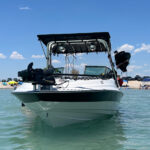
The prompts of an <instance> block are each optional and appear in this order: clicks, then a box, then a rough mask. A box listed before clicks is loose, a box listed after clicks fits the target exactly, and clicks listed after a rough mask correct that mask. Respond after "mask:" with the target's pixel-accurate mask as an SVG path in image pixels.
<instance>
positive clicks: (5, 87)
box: [0, 82, 14, 89]
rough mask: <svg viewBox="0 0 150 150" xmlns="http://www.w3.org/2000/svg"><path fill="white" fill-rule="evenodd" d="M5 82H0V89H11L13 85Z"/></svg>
mask: <svg viewBox="0 0 150 150" xmlns="http://www.w3.org/2000/svg"><path fill="white" fill-rule="evenodd" d="M6 83H7V85H3V84H2V82H0V89H13V88H14V87H13V86H10V85H9V84H8V82H6Z"/></svg>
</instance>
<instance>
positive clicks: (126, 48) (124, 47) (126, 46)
mask: <svg viewBox="0 0 150 150" xmlns="http://www.w3.org/2000/svg"><path fill="white" fill-rule="evenodd" d="M133 49H134V46H133V45H129V44H124V45H122V46H120V47H119V48H118V51H119V52H120V51H132V50H133Z"/></svg>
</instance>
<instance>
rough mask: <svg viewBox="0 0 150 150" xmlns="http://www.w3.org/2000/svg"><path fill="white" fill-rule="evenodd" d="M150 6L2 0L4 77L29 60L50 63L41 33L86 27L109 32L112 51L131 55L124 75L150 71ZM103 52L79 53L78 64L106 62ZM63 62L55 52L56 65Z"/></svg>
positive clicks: (99, 0)
mask: <svg viewBox="0 0 150 150" xmlns="http://www.w3.org/2000/svg"><path fill="white" fill-rule="evenodd" d="M149 7H150V1H149V0H113V1H111V0H0V20H1V21H0V70H1V71H0V79H7V78H8V77H12V78H14V77H17V72H18V71H20V70H23V69H26V68H27V65H28V64H29V63H30V62H33V63H34V68H44V67H45V66H46V61H45V58H44V56H43V52H42V48H41V46H40V43H39V41H38V38H37V35H38V34H51V33H52V34H53V33H82V32H83V33H84V32H109V33H110V35H111V44H112V52H113V51H114V50H119V51H121V50H125V51H128V52H130V53H131V55H132V56H131V60H130V65H129V67H128V72H127V74H126V75H128V76H133V77H134V76H135V75H141V76H146V75H150V19H149V18H150V9H149ZM103 56H104V54H98V55H96V54H88V55H86V54H84V55H80V54H79V55H77V56H76V59H75V67H76V68H77V69H79V70H81V69H82V68H83V67H84V66H85V65H104V63H105V65H108V63H107V62H106V61H105V60H104V58H103ZM106 58H107V57H106ZM72 59H73V58H72V57H70V61H72ZM64 64H65V59H64V56H59V57H53V65H54V66H55V67H59V66H63V65H64Z"/></svg>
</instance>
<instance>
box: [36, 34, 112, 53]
mask: <svg viewBox="0 0 150 150" xmlns="http://www.w3.org/2000/svg"><path fill="white" fill-rule="evenodd" d="M37 37H38V39H39V40H40V41H42V42H43V43H44V44H45V45H46V46H47V44H48V43H49V42H52V41H54V42H57V44H56V45H55V46H54V48H53V50H52V53H54V54H65V53H85V52H106V51H107V49H106V47H105V46H104V44H102V43H101V44H100V42H93V43H92V44H94V45H95V46H96V48H95V49H94V50H92V51H90V50H89V48H88V45H86V44H87V43H85V42H83V43H81V42H80V43H76V44H72V43H71V44H70V43H69V44H68V43H65V44H63V41H67V42H69V41H74V40H81V41H82V40H95V41H96V40H98V39H101V40H104V41H106V43H107V45H108V47H109V48H110V47H111V44H110V35H109V33H108V32H94V33H72V34H45V35H37ZM58 41H59V42H58ZM61 41H62V43H61ZM88 44H89V43H88ZM70 45H71V46H70ZM59 46H63V47H65V51H59V50H58V48H59Z"/></svg>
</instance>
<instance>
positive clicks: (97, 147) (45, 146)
mask: <svg viewBox="0 0 150 150" xmlns="http://www.w3.org/2000/svg"><path fill="white" fill-rule="evenodd" d="M123 92H124V97H123V99H122V101H121V103H120V108H119V113H118V115H116V116H114V117H112V118H109V119H108V118H106V119H103V120H94V121H89V122H86V123H82V124H76V125H70V126H67V127H61V128H52V127H50V126H48V125H47V124H45V123H44V122H43V121H42V120H41V119H40V118H38V117H35V115H34V114H32V113H31V112H30V111H28V110H27V109H24V110H23V109H21V107H20V102H19V101H18V100H17V99H16V98H15V97H14V96H12V95H11V91H10V90H3V91H0V101H1V105H0V120H1V121H0V149H4V150H7V149H8V150H10V149H16V150H17V149H18V150H63V149H64V150H76V149H78V150H110V149H111V150H149V147H150V142H149V139H150V128H149V127H150V111H149V110H150V98H149V97H150V92H149V91H144V90H123Z"/></svg>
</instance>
